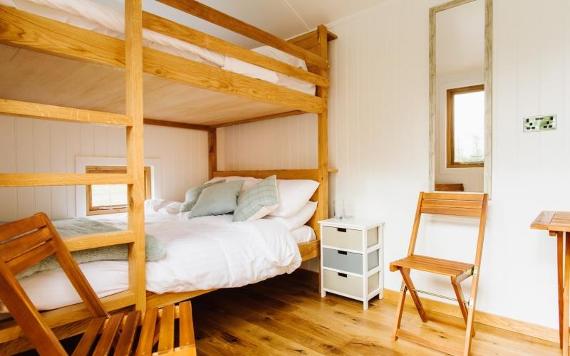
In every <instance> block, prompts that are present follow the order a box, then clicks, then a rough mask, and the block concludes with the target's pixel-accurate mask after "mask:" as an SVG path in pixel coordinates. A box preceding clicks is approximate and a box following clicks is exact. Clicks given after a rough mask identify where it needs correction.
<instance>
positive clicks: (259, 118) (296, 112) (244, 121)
mask: <svg viewBox="0 0 570 356" xmlns="http://www.w3.org/2000/svg"><path fill="white" fill-rule="evenodd" d="M301 114H305V112H304V111H300V110H293V111H287V112H282V113H278V114H270V115H262V116H257V117H252V118H250V119H241V120H238V121H232V122H225V123H223V124H218V125H214V126H213V127H215V128H220V127H228V126H235V125H242V124H249V123H252V122H257V121H264V120H272V119H277V118H280V117H289V116H295V115H301Z"/></svg>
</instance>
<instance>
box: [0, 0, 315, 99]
mask: <svg viewBox="0 0 570 356" xmlns="http://www.w3.org/2000/svg"><path fill="white" fill-rule="evenodd" d="M0 4H1V5H5V6H10V7H15V8H17V9H20V10H23V11H26V12H29V13H33V14H36V15H39V16H43V17H48V18H50V19H53V20H57V21H60V22H63V23H67V24H70V25H73V26H76V27H81V28H84V29H87V30H90V31H94V32H98V33H101V34H104V35H108V36H112V37H116V38H123V37H124V16H123V9H122V7H111V6H106V5H103V4H101V3H97V2H96V1H93V0H0ZM143 32H144V33H143V37H144V44H145V46H147V47H150V48H154V49H157V50H159V51H163V52H166V53H170V54H173V55H176V56H180V57H184V58H187V59H190V60H194V61H197V62H201V63H207V64H211V65H215V66H218V67H221V68H223V69H225V70H228V71H231V72H234V73H239V74H243V75H246V76H249V77H252V78H257V79H261V80H265V81H269V82H271V83H274V84H279V85H282V86H285V87H287V88H290V89H294V90H298V91H301V92H303V93H306V94H310V95H314V94H315V85H314V84H311V83H308V82H304V81H301V80H298V79H296V78H292V77H289V76H286V75H283V74H281V73H277V72H274V71H272V70H269V69H265V68H262V67H259V66H256V65H252V64H249V63H246V62H243V61H240V60H238V59H235V58H231V57H227V56H225V55H222V54H219V53H216V52H213V51H210V50H207V49H205V48H202V47H198V46H195V45H193V44H190V43H187V42H184V41H180V40H178V39H175V38H172V37H168V36H165V35H162V34H160V33H157V32H153V31H150V30H146V29H145V30H144V31H143ZM255 51H257V52H260V53H262V54H265V55H268V56H270V57H272V58H274V59H277V60H280V61H282V62H286V63H288V64H291V65H293V66H295V67H297V68H301V69H303V70H307V65H306V64H305V62H304V61H303V60H302V59H300V58H297V57H294V56H291V55H289V54H287V53H284V52H282V51H279V50H277V49H273V48H271V47H268V46H263V47H260V48H258V49H255Z"/></svg>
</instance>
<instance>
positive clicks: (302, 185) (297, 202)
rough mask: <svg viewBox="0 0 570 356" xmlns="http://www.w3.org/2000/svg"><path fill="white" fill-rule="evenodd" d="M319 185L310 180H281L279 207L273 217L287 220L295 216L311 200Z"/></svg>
mask: <svg viewBox="0 0 570 356" xmlns="http://www.w3.org/2000/svg"><path fill="white" fill-rule="evenodd" d="M318 187H319V183H318V182H315V181H314V180H308V179H280V180H278V183H277V188H278V189H279V207H277V209H276V210H275V211H273V212H272V213H271V214H270V215H271V216H279V217H282V218H286V217H289V216H293V215H294V214H295V213H297V212H298V211H299V210H301V209H302V208H303V207H304V206H305V205H306V204H307V203H308V202H309V200H310V199H311V197H312V196H313V193H315V191H316V190H317V188H318Z"/></svg>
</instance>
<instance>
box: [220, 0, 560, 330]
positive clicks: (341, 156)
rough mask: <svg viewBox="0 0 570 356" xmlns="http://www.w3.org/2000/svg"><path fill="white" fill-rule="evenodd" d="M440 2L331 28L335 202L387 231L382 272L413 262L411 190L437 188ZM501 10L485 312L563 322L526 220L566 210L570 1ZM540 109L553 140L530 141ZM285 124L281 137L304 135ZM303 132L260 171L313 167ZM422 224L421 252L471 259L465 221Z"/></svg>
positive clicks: (390, 2) (391, 283)
mask: <svg viewBox="0 0 570 356" xmlns="http://www.w3.org/2000/svg"><path fill="white" fill-rule="evenodd" d="M440 3H442V1H435V0H433V1H429V0H422V1H402V0H387V1H385V2H383V3H380V4H379V5H377V6H375V7H373V8H371V9H369V10H367V11H365V12H363V13H359V14H358V15H356V16H352V17H350V18H347V19H346V20H344V21H338V22H336V23H333V24H332V26H330V29H331V30H332V31H333V32H335V33H336V34H337V35H338V37H339V38H338V40H336V41H334V42H333V43H332V46H331V47H332V48H331V62H332V64H331V97H330V118H329V122H330V128H329V133H330V156H331V157H330V162H331V166H333V167H336V168H338V169H339V173H338V174H337V175H335V176H334V177H333V184H332V195H333V197H332V199H331V202H333V201H334V200H335V199H345V200H346V202H349V205H351V208H352V209H353V210H354V214H355V215H357V216H359V217H364V218H374V219H380V220H382V221H385V222H386V226H385V263H386V264H388V263H389V262H390V261H392V260H394V259H396V258H400V257H402V256H403V255H404V254H405V253H406V248H407V244H408V239H409V234H410V230H411V224H412V218H413V213H414V209H415V204H416V200H417V194H418V192H419V191H421V190H426V189H428V187H429V127H428V125H429V106H428V104H429V103H428V87H429V84H428V77H429V73H428V9H429V8H430V7H431V6H434V5H438V4H440ZM494 7H495V9H494V18H495V19H494V50H493V51H494V71H493V72H494V87H493V89H494V94H493V95H494V109H493V111H494V113H493V133H494V139H493V162H494V163H493V172H492V179H493V197H492V201H491V203H490V207H489V221H488V227H487V237H486V240H485V248H484V253H483V262H482V272H481V280H480V294H479V299H478V308H479V309H480V310H484V311H488V312H491V313H494V314H498V315H503V316H507V317H511V318H514V319H518V320H523V321H528V322H533V323H537V324H541V325H545V326H550V327H556V326H557V307H556V302H555V301H556V267H555V258H556V242H555V240H554V239H549V238H547V237H546V236H545V234H543V233H540V232H536V231H531V230H530V229H529V224H530V222H531V221H532V219H533V218H534V217H535V215H536V214H537V213H538V212H539V211H540V210H543V209H560V210H569V209H570V185H569V184H568V177H569V176H570V164H567V162H568V157H570V140H568V137H570V125H568V123H567V121H568V120H567V119H568V114H569V112H570V27H569V26H568V25H567V24H568V23H570V1H568V0H549V1H546V2H545V1H541V2H539V1H534V0H501V1H495V6H494ZM531 23H534V24H536V23H540V24H541V26H528V24H531ZM544 113H556V114H557V115H558V120H559V126H558V129H557V130H556V131H551V132H545V133H537V134H525V133H523V132H522V128H521V118H522V117H524V116H532V115H538V114H544ZM266 124H267V125H270V124H271V123H270V122H268V123H266ZM273 124H274V125H283V123H281V122H280V121H279V120H274V121H273ZM290 124H291V125H292V126H293V127H292V128H289V129H286V128H283V126H279V130H281V131H280V132H281V133H283V132H284V131H283V130H288V131H289V130H291V131H292V132H298V133H301V132H303V131H304V129H303V128H302V127H298V126H296V125H298V124H299V123H298V122H296V121H291V122H290ZM305 124H306V125H307V130H309V129H310V125H311V122H310V121H306V122H305ZM252 125H253V124H252ZM265 129H266V130H267V132H278V131H279V130H277V131H274V130H272V129H271V128H270V127H267V128H264V130H265ZM256 130H257V129H254V128H252V127H249V126H248V127H246V126H244V127H242V128H239V129H238V128H232V129H231V130H226V132H225V137H224V140H225V142H221V143H220V144H221V145H224V144H227V143H228V142H232V145H233V146H232V147H233V149H236V150H241V149H243V147H246V146H247V145H248V142H249V144H251V142H253V141H252V140H254V139H257V135H254V133H256ZM291 131H289V132H291ZM307 137H316V136H297V137H296V136H295V135H290V136H288V146H287V147H288V149H284V148H283V147H276V146H274V149H276V150H281V151H272V152H273V154H270V153H264V154H266V157H268V158H267V160H265V159H263V158H262V157H261V155H259V156H257V157H258V158H257V159H258V161H257V164H258V165H260V166H264V167H265V166H269V165H271V166H275V167H274V168H278V167H276V165H275V163H276V161H277V160H279V161H281V162H287V164H288V165H289V166H292V165H293V163H295V161H296V160H298V163H303V164H306V162H308V161H309V160H308V158H307V157H305V156H303V154H302V152H307V153H308V155H310V156H311V157H312V155H314V153H313V151H311V150H308V151H303V150H304V149H305V148H307V146H308V145H310V144H309V143H307V142H305V140H307V139H308V138H307ZM269 146H270V145H266V146H265V147H266V148H267V147H269ZM233 149H232V151H231V152H228V149H227V148H226V149H225V150H222V151H220V153H221V154H226V157H225V161H224V164H225V165H226V166H228V167H240V168H244V167H241V163H240V162H236V161H233V160H234V159H238V160H239V159H244V158H243V157H244V156H245V155H244V153H243V152H234V151H233ZM247 150H251V148H248V149H247ZM248 152H250V151H248ZM276 152H279V154H277V153H276ZM283 152H289V156H288V157H281V154H283ZM277 155H279V158H276V157H275V156H277ZM246 158H247V157H246ZM253 163H254V162H252V161H248V163H247V165H248V166H250V165H253ZM279 163H280V162H279ZM252 168H254V167H252ZM279 168H281V167H279ZM537 188H539V189H537ZM427 225H428V228H427V229H424V231H423V232H422V234H421V235H420V237H419V240H418V251H419V252H418V253H421V252H423V253H430V254H433V255H436V256H441V257H449V258H457V259H463V260H473V258H474V247H473V245H472V244H471V242H473V243H474V237H475V227H474V226H472V224H471V223H469V222H467V221H465V220H461V219H445V218H444V219H437V220H436V219H431V220H430V221H428V224H427ZM426 235H430V236H429V237H430V239H429V240H428V241H429V243H427V241H426V240H425V236H426ZM436 236H437V237H436ZM468 241H469V243H467V242H468ZM456 251H460V252H461V253H456ZM417 280H418V282H417V284H418V288H422V289H428V290H434V291H439V292H444V293H449V294H450V295H451V294H452V293H453V292H452V291H451V290H448V289H447V288H446V284H447V282H448V281H442V280H439V279H433V278H430V277H427V276H423V275H418V277H417ZM386 288H390V289H399V288H400V277H399V276H398V275H396V274H394V273H387V274H386ZM444 288H445V289H444ZM464 290H468V288H465V289H464ZM513 300H514V301H516V302H514V303H513Z"/></svg>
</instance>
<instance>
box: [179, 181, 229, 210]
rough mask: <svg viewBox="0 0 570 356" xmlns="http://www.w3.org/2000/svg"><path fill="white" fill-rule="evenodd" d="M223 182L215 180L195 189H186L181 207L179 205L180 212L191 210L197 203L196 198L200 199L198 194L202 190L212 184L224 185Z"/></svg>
mask: <svg viewBox="0 0 570 356" xmlns="http://www.w3.org/2000/svg"><path fill="white" fill-rule="evenodd" d="M224 182H225V180H224V179H221V180H217V181H215V182H210V183H204V184H202V185H199V186H197V187H193V188H190V189H188V190H187V191H186V195H185V198H184V203H182V205H180V212H181V213H185V212H187V211H190V210H192V208H193V207H194V205H195V204H196V202H197V201H198V198H199V197H200V193H202V191H203V190H204V189H206V188H208V187H210V186H212V185H214V184H218V183H224Z"/></svg>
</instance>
